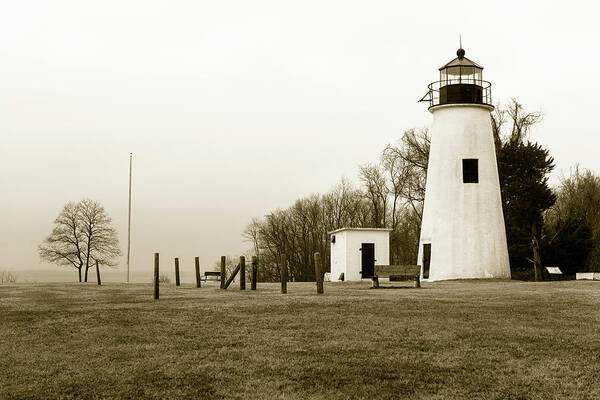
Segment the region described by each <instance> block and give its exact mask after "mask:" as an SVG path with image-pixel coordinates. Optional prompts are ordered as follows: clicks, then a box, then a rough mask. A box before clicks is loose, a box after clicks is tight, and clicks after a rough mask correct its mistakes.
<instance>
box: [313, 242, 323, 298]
mask: <svg viewBox="0 0 600 400" xmlns="http://www.w3.org/2000/svg"><path fill="white" fill-rule="evenodd" d="M314 257H315V280H316V282H317V294H323V269H322V268H321V255H320V254H319V253H318V252H317V253H315V254H314Z"/></svg>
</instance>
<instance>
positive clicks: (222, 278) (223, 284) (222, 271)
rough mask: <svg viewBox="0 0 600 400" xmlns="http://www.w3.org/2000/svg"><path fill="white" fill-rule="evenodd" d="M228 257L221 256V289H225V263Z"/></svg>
mask: <svg viewBox="0 0 600 400" xmlns="http://www.w3.org/2000/svg"><path fill="white" fill-rule="evenodd" d="M226 262H227V259H226V258H225V256H221V289H225V263H226Z"/></svg>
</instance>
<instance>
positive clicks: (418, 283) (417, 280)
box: [415, 275, 421, 288]
mask: <svg viewBox="0 0 600 400" xmlns="http://www.w3.org/2000/svg"><path fill="white" fill-rule="evenodd" d="M415 287H417V288H418V287H421V275H417V276H415Z"/></svg>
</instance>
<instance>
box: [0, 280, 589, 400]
mask: <svg viewBox="0 0 600 400" xmlns="http://www.w3.org/2000/svg"><path fill="white" fill-rule="evenodd" d="M397 285H399V286H402V285H408V283H406V284H404V283H402V282H400V283H397ZM161 289H162V290H161V299H160V300H159V301H153V300H152V297H151V294H152V289H151V285H144V284H135V285H129V286H127V285H119V284H109V285H106V286H102V287H98V286H96V285H94V284H88V285H82V284H16V285H11V286H0V321H1V323H0V350H1V353H2V356H1V358H0V398H1V399H27V398H78V399H79V398H83V399H108V398H119V399H121V398H144V399H145V398H157V399H158V398H161V399H164V398H171V399H182V398H197V399H221V398H226V399H229V398H232V399H359V398H364V399H396V398H414V399H554V398H556V399H559V398H560V399H562V398H577V399H598V398H600V282H582V281H569V282H552V283H524V282H514V281H513V282H510V281H456V282H444V283H434V284H427V283H425V284H424V287H423V288H422V289H408V288H402V289H381V290H371V289H369V285H368V284H367V283H364V284H348V283H346V284H326V286H325V294H324V295H321V296H317V295H316V294H315V293H314V292H315V289H314V284H308V283H290V284H289V285H288V294H287V295H281V294H279V287H278V286H277V285H275V284H259V290H258V291H257V292H251V291H249V290H248V291H246V292H240V291H239V289H237V287H236V288H233V287H231V288H230V289H229V290H227V291H221V290H219V289H218V288H217V287H216V286H214V285H213V286H207V287H203V288H202V289H196V288H192V287H191V286H184V287H182V288H175V287H172V286H171V287H166V288H161Z"/></svg>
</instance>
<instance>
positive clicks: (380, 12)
mask: <svg viewBox="0 0 600 400" xmlns="http://www.w3.org/2000/svg"><path fill="white" fill-rule="evenodd" d="M599 11H600V6H598V5H596V3H595V2H588V1H581V2H580V1H569V2H565V1H560V2H552V1H527V2H524V1H518V2H510V1H508V2H506V1H505V2H497V1H496V2H472V1H468V2H461V1H453V2H448V1H440V2H435V1H427V2H416V1H411V2H403V1H360V2H358V1H348V0H345V1H328V0H319V1H302V2H296V1H294V2H292V1H282V0H278V1H263V0H254V1H206V0H205V1H166V0H165V1H153V0H145V1H127V0H119V1H109V0H104V1H101V2H98V1H82V0H77V1H61V0H55V1H52V2H48V1H18V2H9V1H6V2H2V4H1V5H0V71H1V73H2V76H1V77H0V270H3V269H11V270H24V271H26V270H31V269H44V270H47V271H53V270H55V269H56V268H57V267H55V266H50V265H48V264H44V263H42V262H41V261H40V260H39V257H38V255H37V246H38V245H39V243H40V242H41V241H42V240H43V239H44V237H45V236H47V235H48V234H49V233H50V231H51V229H52V222H53V220H54V218H56V216H57V215H58V213H59V212H60V210H61V209H62V207H63V205H64V204H65V203H66V202H68V201H77V200H80V199H83V198H91V199H94V200H97V201H99V202H100V203H102V204H103V205H104V207H105V208H106V210H107V212H108V213H109V215H110V216H111V217H112V219H113V222H114V226H115V227H116V228H117V230H118V232H119V238H120V241H121V246H122V248H123V251H124V253H125V250H126V242H127V198H128V174H129V171H128V168H129V153H130V152H132V153H133V200H132V250H131V251H132V253H131V268H132V271H133V274H134V276H135V275H136V274H138V275H139V276H141V275H142V274H145V273H146V272H148V274H149V271H150V270H151V269H152V263H153V253H154V252H159V253H160V254H161V260H164V261H163V262H168V263H172V259H173V257H179V258H180V259H181V262H182V267H185V268H193V258H194V257H195V256H199V257H200V260H201V264H202V266H203V268H205V269H206V268H209V267H212V265H213V264H214V263H215V261H217V260H218V259H219V257H220V256H221V255H238V254H241V253H242V252H243V251H245V250H246V249H248V248H249V247H250V246H249V243H245V242H244V241H243V238H242V235H241V234H242V231H243V229H244V227H245V226H246V224H247V223H248V222H249V221H250V219H251V218H252V217H260V216H263V215H265V214H267V213H269V212H270V211H272V210H274V209H276V208H286V207H288V206H289V205H291V204H292V203H293V202H294V200H296V199H297V198H300V197H304V196H308V195H311V194H313V193H323V192H326V191H328V190H330V189H331V187H332V186H333V185H335V184H336V183H337V182H339V180H340V179H341V178H342V177H346V178H348V179H350V180H353V181H357V173H358V166H359V165H361V164H364V163H367V162H375V161H377V159H378V157H379V154H380V152H381V150H382V149H383V148H384V147H385V146H386V145H387V144H389V143H394V142H396V141H397V140H398V139H399V137H400V136H401V134H402V132H403V131H404V130H406V129H409V128H413V127H426V126H428V125H429V124H430V123H431V114H430V113H429V112H428V111H427V106H426V104H425V103H418V102H417V100H419V99H420V98H421V97H422V96H423V95H424V94H425V92H426V91H427V84H429V83H430V82H432V81H435V80H437V79H438V68H439V67H440V66H442V65H443V64H445V63H446V62H448V61H450V60H451V59H453V58H454V57H455V53H456V50H457V48H458V42H459V35H462V44H463V47H464V48H465V50H466V56H467V57H469V58H470V59H472V60H474V61H475V62H477V63H479V64H480V65H483V66H484V67H485V69H484V71H483V79H485V80H488V81H490V82H492V95H493V98H494V102H497V101H500V102H504V103H506V102H508V101H509V100H510V99H511V98H513V97H514V98H516V99H518V100H519V101H520V102H521V103H522V104H523V105H524V106H525V108H526V109H527V110H532V111H533V110H539V111H542V112H543V114H544V119H543V121H542V122H541V123H540V124H538V125H537V126H536V127H535V129H534V131H533V132H532V135H531V139H532V140H535V141H538V142H539V143H541V144H542V145H543V146H544V147H546V148H548V149H549V150H550V153H551V155H552V156H553V157H554V158H555V164H556V171H555V173H554V175H553V177H552V182H553V183H554V184H556V183H557V182H558V181H559V177H560V175H561V174H562V175H565V174H568V171H569V168H571V167H572V166H574V165H575V164H576V163H579V164H580V165H581V166H582V167H584V168H589V169H591V170H593V171H595V172H596V173H599V172H600V157H598V153H599V151H598V150H599V149H600V135H598V134H597V133H598V132H597V131H598V128H597V126H598V124H597V117H596V115H595V113H596V112H597V96H598V94H599V93H600V80H599V79H598V72H597V70H598V69H599V61H600V55H599V52H598V43H600V27H599V26H598V25H599V24H598V23H597V15H598V13H599ZM120 262H121V265H120V268H119V270H118V271H122V272H123V273H124V271H125V257H122V258H121V260H120ZM73 277H75V274H73Z"/></svg>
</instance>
